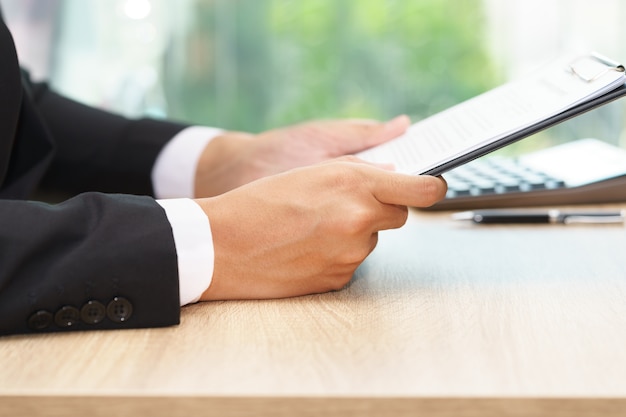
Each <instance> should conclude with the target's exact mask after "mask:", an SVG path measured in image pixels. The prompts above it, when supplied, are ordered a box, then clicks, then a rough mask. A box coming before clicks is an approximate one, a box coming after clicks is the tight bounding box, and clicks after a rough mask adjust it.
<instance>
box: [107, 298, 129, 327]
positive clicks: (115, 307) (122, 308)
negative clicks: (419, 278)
mask: <svg viewBox="0 0 626 417" xmlns="http://www.w3.org/2000/svg"><path fill="white" fill-rule="evenodd" d="M132 314H133V305H132V304H131V303H130V301H128V300H127V299H126V298H123V297H115V298H114V299H113V300H111V302H110V303H109V304H108V305H107V317H108V318H109V319H110V320H111V321H114V322H116V323H123V322H125V321H128V319H130V316H131V315H132Z"/></svg>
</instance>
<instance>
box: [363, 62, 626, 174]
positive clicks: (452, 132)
mask: <svg viewBox="0 0 626 417" xmlns="http://www.w3.org/2000/svg"><path fill="white" fill-rule="evenodd" d="M625 81H626V78H625V72H624V67H623V66H622V65H619V64H617V63H615V62H613V61H611V60H609V59H607V58H605V57H602V56H600V55H598V54H589V55H583V56H574V57H565V58H561V59H558V60H555V61H554V62H552V63H550V64H548V65H546V66H544V67H542V68H540V69H539V70H537V71H536V72H534V73H532V74H530V75H528V76H527V77H525V78H522V79H519V80H516V81H513V82H510V83H507V84H504V85H502V86H500V87H497V88H495V89H493V90H490V91H488V92H486V93H484V94H481V95H479V96H476V97H474V98H472V99H470V100H468V101H465V102H463V103H460V104H458V105H456V106H454V107H451V108H449V109H447V110H444V111H442V112H440V113H437V114H435V115H433V116H431V117H428V118H426V119H423V120H421V121H419V122H417V123H415V124H413V125H412V126H410V128H409V129H408V130H407V132H406V133H405V134H404V135H402V136H401V137H399V138H397V139H394V140H392V141H391V142H387V143H384V144H382V145H379V146H376V147H373V148H370V149H367V150H365V151H363V152H360V153H358V154H357V155H356V156H358V157H360V158H362V159H364V160H366V161H371V162H380V163H393V164H394V165H395V167H396V170H397V171H399V172H404V173H409V174H415V175H418V174H431V175H439V174H442V173H443V172H445V171H447V170H449V169H452V168H454V167H456V166H458V165H461V164H463V163H465V162H469V161H470V160H472V159H474V158H477V157H479V156H482V155H484V154H486V153H489V152H491V151H493V150H496V149H499V148H500V147H502V146H505V145H507V144H509V143H512V142H514V141H517V140H519V139H521V138H523V137H526V136H528V135H530V134H532V133H534V132H536V131H539V130H542V129H545V128H547V127H549V126H552V125H554V124H556V123H559V122H561V121H563V120H565V119H566V118H570V117H572V116H575V115H577V114H578V113H582V112H584V111H587V110H589V109H590V108H593V107H596V106H598V105H602V104H604V103H606V102H608V101H610V100H604V99H603V97H604V96H605V95H607V94H608V93H610V92H612V91H614V90H618V89H620V87H621V89H626V87H625V86H624V82H625ZM624 94H626V93H622V92H621V91H620V92H619V93H618V94H616V93H614V94H613V95H614V96H615V97H614V98H617V97H621V96H623V95H624ZM587 103H593V105H591V106H588V105H587V106H585V104H587ZM577 109H580V111H578V110H577ZM561 115H562V116H561ZM546 121H549V123H546Z"/></svg>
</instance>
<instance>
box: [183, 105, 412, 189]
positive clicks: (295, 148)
mask: <svg viewBox="0 0 626 417" xmlns="http://www.w3.org/2000/svg"><path fill="white" fill-rule="evenodd" d="M409 125H410V120H409V118H408V117H407V116H399V117H396V118H395V119H393V120H391V121H389V122H387V123H380V122H375V121H371V120H326V121H313V122H308V123H302V124H298V125H294V126H289V127H285V128H281V129H274V130H270V131H267V132H264V133H261V134H258V135H251V134H247V133H241V132H226V133H224V134H223V135H221V136H218V137H217V138H215V139H213V140H212V141H211V142H210V143H209V144H208V145H207V147H206V148H205V149H204V152H203V153H202V155H201V157H200V160H199V162H198V168H197V171H196V182H195V195H196V196H197V197H210V196H215V195H219V194H222V193H224V192H226V191H229V190H232V189H234V188H237V187H239V186H241V185H243V184H247V183H249V182H251V181H254V180H256V179H259V178H263V177H267V176H270V175H274V174H277V173H280V172H284V171H287V170H289V169H292V168H297V167H302V166H307V165H312V164H316V163H319V162H322V161H326V160H328V159H331V158H336V157H339V156H343V155H349V154H353V153H355V152H358V151H361V150H363V149H367V148H370V147H372V146H375V145H378V144H380V143H383V142H386V141H389V140H391V139H393V138H395V137H397V136H399V135H401V134H402V133H404V132H405V131H406V129H407V128H408V127H409Z"/></svg>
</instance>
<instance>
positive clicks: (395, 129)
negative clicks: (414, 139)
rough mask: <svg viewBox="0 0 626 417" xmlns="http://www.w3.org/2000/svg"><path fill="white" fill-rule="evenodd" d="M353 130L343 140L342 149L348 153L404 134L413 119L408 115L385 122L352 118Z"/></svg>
mask: <svg viewBox="0 0 626 417" xmlns="http://www.w3.org/2000/svg"><path fill="white" fill-rule="evenodd" d="M349 122H350V123H352V128H353V131H352V132H351V133H350V134H348V135H347V137H346V139H348V140H347V141H345V142H342V143H341V145H342V147H343V146H345V148H344V149H342V150H341V151H342V152H343V153H346V154H351V153H356V152H359V151H362V150H364V149H368V148H371V147H373V146H376V145H380V144H381V143H384V142H388V141H390V140H392V139H395V138H397V137H398V136H400V135H402V134H403V133H404V132H406V130H407V129H408V128H409V126H410V125H411V120H410V119H409V117H408V116H406V115H401V116H398V117H395V118H393V119H391V120H389V121H388V122H385V123H377V122H372V121H369V120H352V121H349Z"/></svg>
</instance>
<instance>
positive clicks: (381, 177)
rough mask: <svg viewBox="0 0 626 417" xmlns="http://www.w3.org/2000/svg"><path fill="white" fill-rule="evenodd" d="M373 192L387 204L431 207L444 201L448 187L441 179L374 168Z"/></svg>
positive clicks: (379, 199)
mask: <svg viewBox="0 0 626 417" xmlns="http://www.w3.org/2000/svg"><path fill="white" fill-rule="evenodd" d="M374 170H375V171H377V172H376V174H375V175H373V176H372V180H373V182H372V188H371V192H372V194H373V195H374V197H375V198H376V199H377V200H378V201H380V202H381V203H385V204H396V205H402V206H410V207H429V206H432V205H433V204H435V203H436V202H438V201H439V200H441V199H443V198H444V197H445V195H446V191H447V189H448V186H447V184H446V181H445V180H444V179H443V178H441V177H433V176H430V175H408V174H401V173H397V172H392V171H386V170H382V169H376V168H374Z"/></svg>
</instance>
